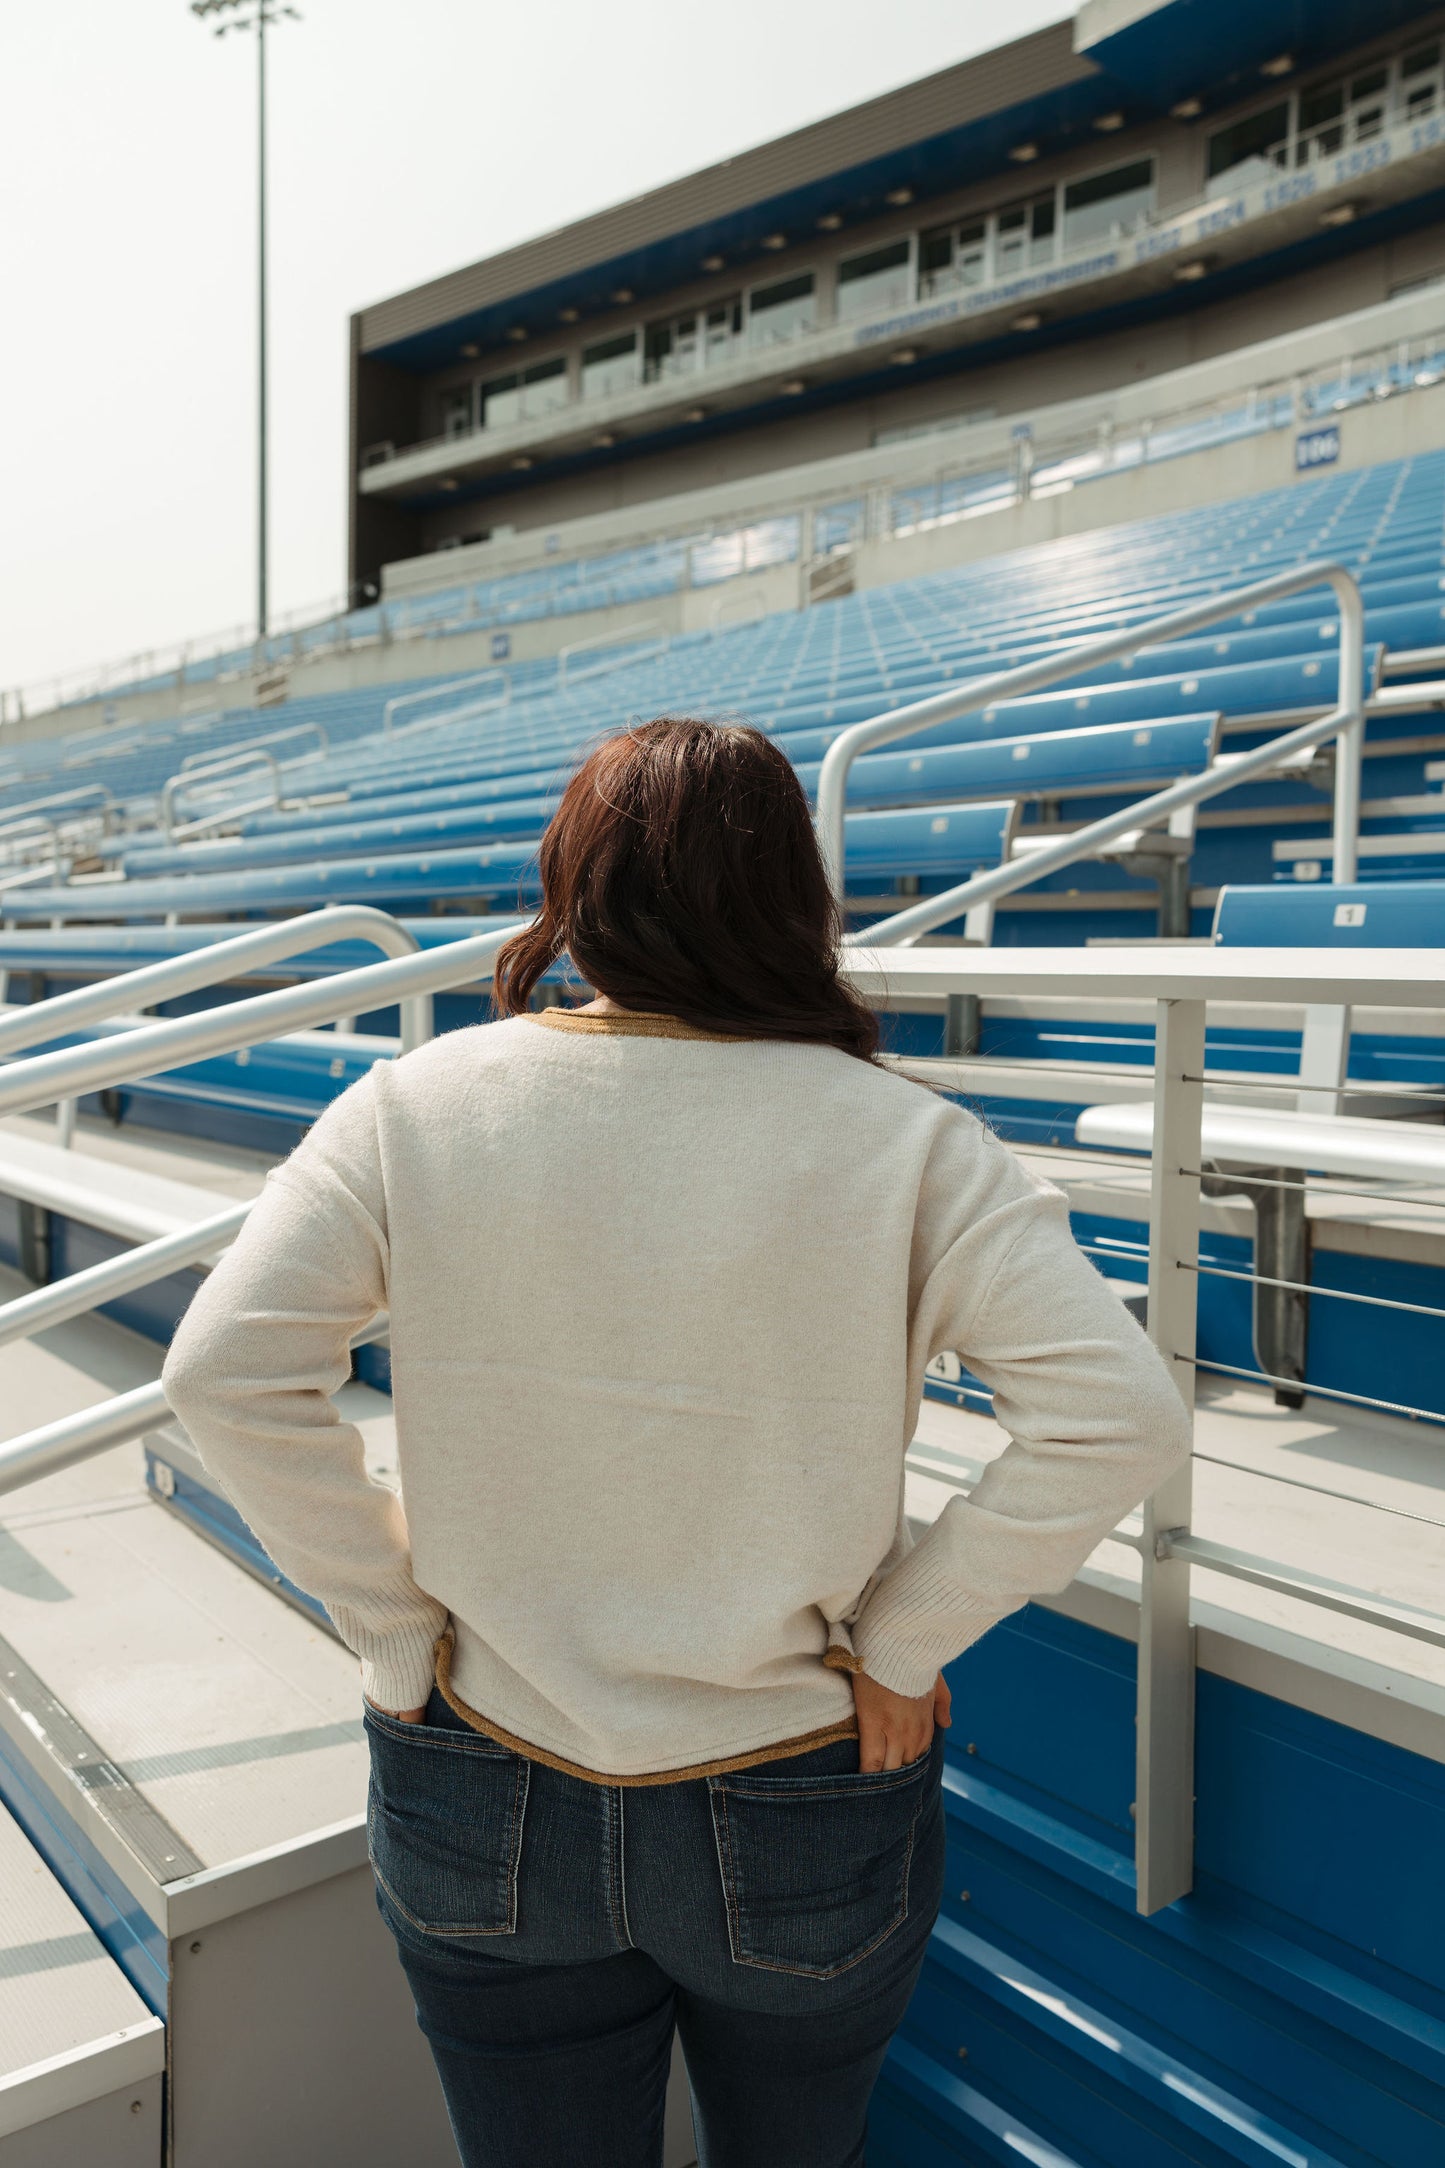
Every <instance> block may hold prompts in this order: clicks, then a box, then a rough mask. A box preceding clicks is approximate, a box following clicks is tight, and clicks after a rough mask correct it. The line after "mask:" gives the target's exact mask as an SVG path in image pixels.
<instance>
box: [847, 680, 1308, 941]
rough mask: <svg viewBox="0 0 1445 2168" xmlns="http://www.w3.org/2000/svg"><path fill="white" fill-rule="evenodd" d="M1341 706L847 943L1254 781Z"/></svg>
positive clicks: (912, 937)
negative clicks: (1253, 777)
mask: <svg viewBox="0 0 1445 2168" xmlns="http://www.w3.org/2000/svg"><path fill="white" fill-rule="evenodd" d="M1342 714H1343V711H1342V710H1340V709H1338V708H1332V709H1331V710H1330V712H1329V714H1328V715H1322V716H1317V717H1316V719H1315V720H1314V721H1313V722H1309V723H1301V724H1300V726H1299V728H1298V729H1297V730H1291V731H1287V732H1286V733H1285V735H1284V736H1283V737H1279V738H1271V739H1270V740H1269V741H1268V742H1267V743H1266V744H1264V745H1257V746H1255V747H1253V749H1252V750H1251V751H1250V752H1247V753H1228V754H1226V755H1224V756H1223V757H1222V758H1221V759H1219V760H1217V761H1215V762H1214V763H1213V764H1212V765H1211V766H1210V767H1208V768H1205V769H1204V770H1203V771H1202V772H1201V773H1200V774H1199V775H1191V776H1186V777H1184V778H1183V780H1182V781H1180V782H1178V783H1170V784H1168V785H1167V786H1166V788H1165V789H1163V790H1159V791H1155V792H1154V793H1153V794H1152V795H1151V796H1150V797H1148V798H1136V799H1135V800H1134V802H1133V804H1132V805H1126V806H1121V807H1120V808H1119V809H1118V811H1117V812H1114V813H1105V814H1103V815H1101V816H1100V818H1099V819H1098V820H1096V821H1090V822H1089V824H1088V826H1087V827H1085V828H1076V829H1074V830H1072V831H1071V832H1070V834H1068V835H1066V836H1059V837H1057V838H1056V839H1055V840H1054V841H1053V842H1052V843H1042V844H1040V845H1039V846H1038V848H1037V849H1035V848H1034V847H1033V844H1032V840H1031V839H1029V838H1025V839H1024V840H1025V841H1027V842H1028V844H1029V848H1028V851H1027V854H1026V856H1024V857H1022V858H1016V859H1012V860H1007V861H1005V863H1004V864H1003V865H1000V866H990V867H989V868H988V870H987V871H986V872H984V873H975V874H974V875H972V876H971V878H970V879H968V880H966V881H960V882H959V883H958V885H957V886H956V887H954V888H946V889H943V890H941V891H940V893H939V894H938V895H936V896H926V897H925V898H924V899H923V901H922V902H921V903H915V904H912V905H910V906H909V908H908V909H907V910H905V911H899V912H897V913H896V914H895V916H894V917H892V918H889V919H885V920H884V921H883V922H882V923H881V924H879V925H875V926H868V927H864V928H862V929H860V930H859V931H857V932H854V933H849V934H845V935H844V937H843V940H844V945H845V947H857V946H859V945H860V944H861V945H866V946H868V947H877V946H879V945H880V944H881V945H882V946H884V947H887V948H893V947H901V946H902V945H904V944H905V943H907V942H910V941H916V940H917V939H918V938H919V937H920V936H921V935H922V934H926V933H932V932H933V931H934V930H935V929H936V928H937V927H939V926H946V925H948V924H949V923H950V922H951V921H952V920H954V919H956V918H961V917H962V916H963V914H964V913H965V912H966V911H970V910H972V909H973V908H974V907H975V906H976V905H977V904H981V903H995V902H997V900H998V898H999V897H1000V896H1008V895H1012V894H1013V892H1014V891H1015V890H1016V889H1020V888H1027V887H1028V886H1029V884H1030V883H1031V882H1033V881H1037V880H1041V879H1042V878H1043V876H1044V875H1045V874H1046V873H1057V872H1059V871H1060V870H1061V868H1063V867H1064V866H1072V865H1076V864H1078V863H1079V861H1080V860H1082V859H1085V858H1095V857H1097V856H1098V855H1099V852H1100V850H1101V849H1102V847H1103V846H1104V845H1105V844H1106V843H1110V842H1112V841H1113V840H1114V839H1115V838H1116V837H1118V836H1121V835H1127V834H1128V833H1129V831H1130V830H1131V829H1135V828H1157V827H1158V826H1159V825H1160V823H1161V822H1163V821H1166V820H1167V819H1168V818H1169V816H1170V814H1171V813H1175V812H1178V811H1179V810H1180V809H1181V808H1182V807H1185V806H1193V805H1203V804H1205V803H1207V801H1208V800H1209V799H1211V798H1218V797H1220V796H1221V795H1222V794H1223V793H1224V792H1225V791H1227V790H1233V789H1234V787H1235V786H1236V784H1239V783H1244V782H1248V781H1249V780H1250V778H1251V777H1252V776H1257V775H1267V774H1269V773H1270V772H1271V770H1274V769H1278V768H1281V767H1283V766H1285V765H1286V764H1287V763H1288V762H1289V761H1290V760H1292V759H1293V758H1294V756H1295V755H1297V754H1298V753H1300V752H1304V751H1308V749H1309V748H1310V747H1311V746H1314V745H1320V744H1322V743H1323V742H1324V740H1325V739H1327V738H1332V737H1334V736H1335V735H1336V734H1337V733H1342V731H1343V729H1344V728H1345V727H1346V725H1347V722H1348V718H1347V717H1345V718H1344V720H1343V721H1342Z"/></svg>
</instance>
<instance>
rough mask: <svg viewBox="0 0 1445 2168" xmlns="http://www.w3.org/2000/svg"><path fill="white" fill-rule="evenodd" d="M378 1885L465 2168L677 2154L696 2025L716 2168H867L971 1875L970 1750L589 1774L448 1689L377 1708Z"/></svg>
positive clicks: (576, 2165) (854, 1753) (837, 1754)
mask: <svg viewBox="0 0 1445 2168" xmlns="http://www.w3.org/2000/svg"><path fill="white" fill-rule="evenodd" d="M366 1728H367V1732H368V1735H369V1738H370V1743H371V1772H372V1774H371V1798H370V1804H369V1815H368V1822H369V1830H370V1844H371V1859H372V1865H373V1868H374V1870H375V1873H376V1883H377V1902H378V1904H379V1905H380V1908H381V1914H382V1917H383V1919H384V1920H385V1921H386V1923H387V1925H388V1927H389V1928H390V1929H391V1931H392V1934H393V1935H394V1936H395V1938H396V1943H397V1948H398V1950H399V1952H400V1954H401V1961H402V1964H403V1966H404V1967H405V1969H406V1975H407V1979H408V1981H409V1982H410V1984H411V1990H412V1995H413V1997H414V1999H415V2002H416V2011H417V2021H418V2023H419V2024H420V2026H421V2029H422V2031H423V2032H424V2033H425V2035H426V2037H427V2039H428V2041H429V2042H430V2044H431V2049H432V2053H433V2055H434V2056H435V2058H436V2066H437V2069H438V2071H439V2073H440V2075H441V2082H442V2089H443V2091H444V2093H445V2095H446V2102H447V2108H448V2111H449V2113H450V2115H451V2120H452V2129H453V2131H454V2132H455V2134H456V2140H457V2147H458V2150H459V2151H460V2154H461V2157H462V2161H463V2162H464V2164H465V2168H658V2164H659V2163H660V2162H661V2160H662V2115H663V2097H664V2092H665V2089H666V2085H667V2076H668V2068H669V2062H670V2058H671V2050H672V2036H673V2028H674V2026H676V2028H677V2031H678V2033H679V2034H680V2036H681V2040H682V2047H683V2053H684V2055H685V2056H686V2059H687V2070H688V2077H689V2080H690V2082H691V2086H692V2096H693V2113H694V2124H695V2128H696V2135H697V2146H698V2159H699V2161H700V2163H701V2164H702V2168H856V2164H858V2163H860V2162H861V2161H862V2160H863V2146H864V2134H865V2125H866V2118H867V2110H868V2097H869V2094H870V2093H871V2092H872V2090H873V2086H874V2082H875V2080H876V2079H877V2076H878V2072H879V2069H880V2068H881V2066H882V2062H883V2057H884V2054H885V2052H886V2050H887V2047H888V2042H889V2040H890V2038H891V2036H892V2034H893V2031H894V2028H895V2027H896V2026H897V2024H898V2021H899V2019H900V2018H901V2017H902V2015H903V2012H904V2009H905V2008H906V2006H907V2003H908V1998H909V1996H910V1994H911V1993H912V1990H913V1984H914V1982H915V1980H916V1979H917V1977H918V1972H919V1968H920V1966H921V1965H922V1963H923V1954H924V1950H925V1948H926V1946H927V1942H928V1937H929V1933H930V1931H931V1929H932V1927H933V1922H934V1919H935V1916H936V1914H937V1911H938V1905H939V1900H940V1897H941V1895H942V1883H943V1809H942V1798H941V1776H942V1768H943V1746H942V1736H941V1734H938V1735H935V1738H934V1743H933V1747H932V1749H931V1751H930V1752H929V1753H928V1754H926V1755H925V1756H924V1757H923V1758H922V1759H921V1760H919V1761H917V1762H914V1763H912V1764H910V1765H909V1766H908V1767H907V1768H904V1769H897V1770H892V1771H887V1772H879V1773H874V1774H869V1775H866V1776H864V1775H860V1774H859V1771H858V1747H857V1742H856V1741H854V1740H842V1741H839V1742H837V1743H835V1744H834V1745H831V1746H825V1747H820V1748H819V1749H817V1750H816V1751H815V1752H813V1753H809V1754H799V1755H796V1756H794V1757H792V1758H791V1759H785V1760H781V1761H769V1762H764V1763H762V1764H760V1765H759V1766H758V1767H756V1768H752V1769H739V1770H736V1771H734V1772H732V1773H731V1774H729V1775H725V1776H717V1777H705V1778H689V1779H686V1780H684V1781H680V1782H678V1783H675V1784H660V1785H651V1786H639V1787H629V1788H626V1789H623V1788H620V1787H617V1786H611V1785H602V1784H588V1783H584V1782H583V1781H582V1780H581V1779H580V1778H577V1777H569V1776H564V1775H563V1774H562V1773H561V1772H560V1771H559V1770H556V1769H551V1768H548V1767H547V1766H546V1765H545V1764H544V1763H541V1762H534V1761H528V1760H525V1759H523V1757H522V1756H521V1755H518V1754H513V1753H510V1752H509V1751H508V1750H507V1749H506V1748H505V1747H502V1746H498V1745H496V1744H495V1743H494V1742H493V1741H492V1740H490V1739H486V1738H483V1737H482V1736H481V1735H480V1734H479V1733H477V1732H475V1731H472V1730H471V1729H470V1728H469V1727H468V1726H466V1725H464V1724H463V1723H462V1722H461V1719H460V1718H459V1717H457V1716H456V1715H455V1714H454V1713H453V1711H452V1710H451V1709H450V1708H449V1707H448V1706H447V1704H446V1702H445V1701H443V1699H442V1697H441V1695H440V1694H438V1693H433V1695H432V1697H431V1701H430V1703H429V1704H428V1707H427V1713H426V1721H425V1723H424V1724H416V1725H412V1724H402V1723H398V1722H397V1721H396V1719H395V1718H393V1717H388V1716H382V1715H379V1714H378V1713H377V1712H376V1711H375V1710H372V1709H368V1711H367V1714H366Z"/></svg>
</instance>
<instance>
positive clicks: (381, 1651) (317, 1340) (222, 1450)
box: [163, 1073, 447, 1710]
mask: <svg viewBox="0 0 1445 2168" xmlns="http://www.w3.org/2000/svg"><path fill="white" fill-rule="evenodd" d="M377 1082H378V1080H377V1079H376V1077H375V1075H374V1073H373V1075H371V1076H368V1077H365V1078H363V1079H362V1080H361V1082H359V1083H357V1084H355V1085H353V1086H352V1088H351V1089H350V1090H349V1091H347V1092H345V1093H343V1094H342V1096H341V1097H340V1098H339V1099H337V1100H336V1101H334V1102H333V1104H332V1105H331V1106H330V1107H329V1108H328V1109H327V1111H326V1112H325V1113H324V1114H323V1115H322V1116H321V1118H320V1119H319V1120H318V1122H317V1123H316V1125H315V1127H314V1128H313V1129H312V1131H311V1132H310V1134H309V1136H308V1137H307V1138H306V1140H305V1141H304V1143H303V1144H301V1145H300V1146H299V1147H298V1149H297V1151H296V1152H295V1153H293V1155H292V1157H291V1158H290V1159H289V1160H287V1161H285V1162H284V1163H283V1165H281V1166H280V1167H278V1168H276V1169H275V1170H274V1171H273V1172H272V1173H271V1175H270V1176H269V1177H268V1179H267V1182H266V1186H265V1188H264V1190H263V1191H262V1193H261V1196H260V1197H259V1199H258V1200H257V1202H256V1204H255V1206H254V1207H253V1208H252V1211H251V1214H250V1217H249V1218H248V1219H247V1221H246V1223H245V1226H244V1227H243V1228H242V1230H241V1233H240V1235H239V1236H238V1238H237V1240H236V1242H235V1243H234V1245H233V1246H232V1248H231V1249H230V1251H229V1252H228V1253H227V1254H226V1256H225V1257H223V1258H222V1260H221V1262H220V1264H219V1265H218V1266H217V1267H216V1269H215V1270H214V1271H213V1272H212V1273H211V1274H210V1276H209V1278H208V1279H207V1280H206V1281H205V1283H204V1285H203V1286H202V1287H201V1289H200V1291H199V1293H198V1294H197V1295H196V1297H195V1300H194V1301H193V1302H192V1304H191V1306H190V1308H189V1310H188V1311H187V1312H186V1315H185V1317H184V1318H183V1319H182V1321H181V1324H180V1326H179V1328H178V1330H177V1332H176V1335H175V1338H174V1340H173V1341H172V1343H171V1349H170V1353H169V1355H168V1356H167V1358H166V1364H165V1369H164V1372H163V1382H164V1384H165V1388H166V1393H167V1396H168V1397H169V1400H170V1404H171V1407H172V1408H173V1409H174V1411H175V1413H176V1415H177V1416H178V1417H179V1418H180V1421H181V1422H182V1424H183V1425H184V1426H185V1429H186V1431H187V1432H188V1433H189V1435H190V1437H191V1439H192V1441H193V1442H194V1444H195V1446H196V1449H197V1451H198V1452H199V1453H200V1456H201V1458H202V1460H203V1461H204V1463H205V1465H206V1467H207V1468H208V1469H209V1470H210V1472H211V1473H212V1474H213V1475H214V1476H215V1477H216V1478H217V1479H218V1481H219V1482H220V1483H221V1484H222V1485H223V1487H224V1489H225V1490H226V1492H227V1495H228V1496H229V1497H230V1498H231V1499H232V1500H233V1502H234V1503H235V1505H236V1508H237V1510H238V1511H239V1512H240V1513H241V1514H242V1515H243V1517H244V1518H245V1520H246V1521H247V1522H248V1524H249V1525H250V1527H251V1528H252V1529H253V1530H254V1531H255V1533H256V1535H257V1537H258V1538H259V1539H260V1541H261V1542H262V1543H263V1544H264V1546H265V1548H266V1550H267V1551H268V1553H269V1554H270V1556H271V1557H272V1558H273V1559H274V1560H275V1562H276V1564H277V1565H278V1566H279V1567H280V1569H281V1571H282V1572H283V1573H285V1574H287V1575H288V1576H289V1577H290V1579H291V1580H293V1581H294V1582H295V1583H296V1584H297V1586H298V1587H299V1588H303V1589H305V1590H306V1592H307V1593H308V1594H309V1595H313V1596H316V1597H317V1598H319V1599H320V1601H321V1602H322V1603H324V1604H325V1606H326V1609H327V1611H328V1613H329V1614H330V1616H331V1618H332V1620H333V1622H334V1623H335V1626H336V1630H337V1632H338V1633H339V1634H340V1635H341V1638H342V1640H343V1641H345V1643H346V1644H347V1646H348V1647H349V1648H350V1649H352V1650H353V1651H354V1652H355V1654H356V1655H357V1656H359V1657H360V1659H361V1680H362V1688H363V1691H364V1692H365V1693H366V1694H367V1695H368V1697H369V1698H370V1699H371V1700H372V1701H374V1702H375V1703H376V1704H377V1705H378V1706H379V1707H381V1708H384V1709H391V1710H397V1709H410V1708H416V1707H419V1706H420V1704H421V1703H423V1702H424V1701H425V1700H426V1698H427V1695H428V1693H429V1692H430V1691H431V1684H432V1676H433V1664H434V1659H433V1650H434V1646H435V1643H436V1640H437V1637H438V1635H439V1634H440V1633H441V1631H442V1629H443V1627H444V1626H445V1624H446V1619H447V1613H446V1610H445V1608H444V1606H443V1605H441V1604H440V1603H438V1602H437V1601H436V1600H435V1599H434V1598H433V1597H431V1596H428V1595H427V1594H425V1592H424V1591H423V1590H422V1589H420V1588H419V1587H418V1586H417V1584H416V1582H415V1580H414V1579H413V1577H412V1570H411V1553H410V1545H409V1539H408V1535H407V1527H406V1519H405V1515H404V1513H403V1510H402V1505H401V1501H400V1499H399V1498H398V1497H397V1495H396V1493H395V1492H394V1491H391V1490H388V1489H386V1488H384V1487H383V1486H382V1485H381V1484H379V1483H375V1482H373V1481H372V1480H371V1478H370V1477H369V1476H368V1475H367V1473H366V1464H365V1457H364V1453H363V1448H362V1440H361V1434H360V1432H359V1431H358V1430H357V1428H356V1426H355V1424H354V1423H347V1422H343V1421H342V1420H341V1418H340V1416H339V1415H338V1413H337V1411H336V1408H335V1407H334V1405H333V1404H332V1398H331V1396H332V1394H333V1393H335V1392H336V1391H337V1390H338V1389H339V1387H340V1386H342V1385H343V1384H344V1383H345V1382H346V1380H347V1378H348V1377H349V1376H350V1374H351V1352H350V1350H351V1342H352V1340H353V1338H354V1337H355V1336H356V1334H357V1333H358V1332H360V1331H362V1330H363V1329H364V1327H365V1326H366V1325H368V1324H369V1323H370V1322H371V1321H372V1319H373V1318H375V1317H376V1315H377V1314H378V1312H380V1311H383V1310H384V1309H385V1308H386V1302H387V1291H386V1275H387V1236H386V1206H385V1195H384V1189H383V1184H382V1177H381V1159H380V1151H379V1147H378V1141H377V1134H376V1120H375V1093H376V1089H377Z"/></svg>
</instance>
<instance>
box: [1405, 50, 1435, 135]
mask: <svg viewBox="0 0 1445 2168" xmlns="http://www.w3.org/2000/svg"><path fill="white" fill-rule="evenodd" d="M1400 93H1401V102H1402V103H1403V105H1404V108H1405V114H1406V117H1407V118H1408V119H1410V120H1415V119H1417V118H1418V117H1419V115H1420V114H1422V113H1433V112H1434V110H1435V108H1436V106H1437V105H1438V104H1439V103H1440V40H1439V39H1438V38H1434V39H1432V40H1431V42H1430V43H1429V44H1428V45H1416V46H1412V48H1411V49H1410V51H1409V52H1408V53H1406V54H1405V55H1404V56H1403V58H1402V59H1401V61H1400Z"/></svg>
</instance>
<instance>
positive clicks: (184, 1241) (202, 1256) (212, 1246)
mask: <svg viewBox="0 0 1445 2168" xmlns="http://www.w3.org/2000/svg"><path fill="white" fill-rule="evenodd" d="M253 1201H254V1200H251V1201H248V1202H247V1203H245V1204H235V1205H232V1206H231V1207H230V1209H229V1210H228V1211H225V1212H217V1213H216V1214H215V1215H214V1216H213V1217H212V1218H211V1219H207V1220H199V1221H197V1223H196V1225H195V1226H194V1227H182V1228H180V1229H178V1230H177V1232H176V1233H175V1234H171V1235H158V1236H157V1237H156V1239H155V1240H154V1241H153V1242H142V1243H139V1244H138V1245H137V1247H136V1248H135V1249H132V1250H123V1251H122V1252H121V1254H120V1256H119V1257H108V1258H106V1260H105V1262H104V1263H103V1264H99V1265H88V1266H87V1267H86V1268H85V1270H84V1271H83V1272H71V1273H67V1274H66V1276H65V1278H64V1279H63V1280H54V1281H52V1282H51V1284H50V1285H49V1286H47V1287H37V1288H35V1289H33V1290H32V1292H31V1293H30V1294H28V1295H17V1296H16V1297H15V1299H14V1301H13V1302H7V1303H5V1304H3V1305H0V1347H6V1346H8V1345H9V1343H10V1342H11V1341H12V1340H28V1339H29V1338H30V1337H31V1336H32V1334H34V1333H37V1332H46V1331H48V1330H49V1328H50V1327H51V1326H52V1325H63V1324H65V1323H67V1321H68V1320H69V1319H70V1318H72V1317H82V1316H84V1315H85V1313H86V1312H87V1311H89V1310H96V1309H99V1307H100V1305H101V1304H102V1303H104V1302H114V1301H115V1300H116V1298H117V1297H118V1296H120V1295H131V1294H134V1293H135V1291H136V1289H137V1288H138V1287H150V1286H153V1285H154V1283H155V1282H156V1281H157V1280H164V1279H166V1278H168V1276H169V1275H170V1274H171V1273H172V1272H179V1271H181V1270H182V1269H183V1268H184V1267H185V1266H186V1265H198V1264H201V1263H203V1262H204V1261H205V1260H206V1259H207V1258H209V1257H214V1256H215V1255H216V1254H217V1252H218V1251H220V1250H223V1249H225V1248H226V1246H227V1245H228V1243H229V1242H230V1241H231V1239H232V1237H233V1236H234V1235H238V1234H239V1233H240V1231H241V1229H242V1227H243V1226H244V1225H245V1223H246V1219H247V1216H248V1214H249V1213H250V1210H251V1202H253Z"/></svg>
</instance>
